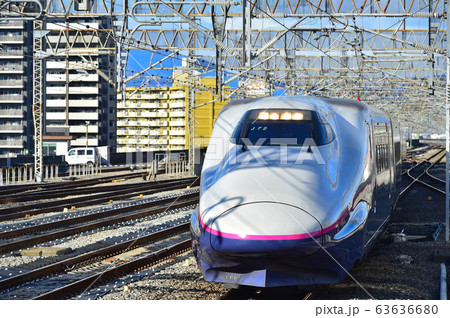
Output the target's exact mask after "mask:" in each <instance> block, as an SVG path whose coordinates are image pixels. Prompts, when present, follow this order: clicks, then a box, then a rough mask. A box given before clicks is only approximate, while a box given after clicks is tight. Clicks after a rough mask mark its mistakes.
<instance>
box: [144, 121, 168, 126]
mask: <svg viewBox="0 0 450 318" xmlns="http://www.w3.org/2000/svg"><path fill="white" fill-rule="evenodd" d="M143 126H147V127H155V126H167V120H152V121H148V122H146V124H145V125H143Z"/></svg>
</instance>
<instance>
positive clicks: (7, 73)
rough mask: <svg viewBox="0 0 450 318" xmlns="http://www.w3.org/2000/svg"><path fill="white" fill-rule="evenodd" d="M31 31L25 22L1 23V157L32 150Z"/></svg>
mask: <svg viewBox="0 0 450 318" xmlns="http://www.w3.org/2000/svg"><path fill="white" fill-rule="evenodd" d="M30 31H31V30H30V24H29V23H27V22H23V21H4V22H1V23H0V157H7V156H16V155H21V154H27V153H28V150H29V149H32V148H33V139H32V131H33V122H32V113H31V102H30V100H31V81H30V77H29V76H30V73H29V72H30V69H31V62H32V59H31V56H30V52H29V50H28V48H29V44H30V41H31V39H30V34H31V33H30Z"/></svg>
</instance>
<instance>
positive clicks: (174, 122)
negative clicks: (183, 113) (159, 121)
mask: <svg viewBox="0 0 450 318" xmlns="http://www.w3.org/2000/svg"><path fill="white" fill-rule="evenodd" d="M185 125H186V123H185V121H184V120H171V121H170V122H169V126H174V127H177V126H185Z"/></svg>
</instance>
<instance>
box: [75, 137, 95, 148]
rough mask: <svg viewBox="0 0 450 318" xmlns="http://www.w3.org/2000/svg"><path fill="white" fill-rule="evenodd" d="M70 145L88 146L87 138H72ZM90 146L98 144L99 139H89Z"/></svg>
mask: <svg viewBox="0 0 450 318" xmlns="http://www.w3.org/2000/svg"><path fill="white" fill-rule="evenodd" d="M70 146H71V147H74V146H79V147H83V146H86V138H78V139H75V140H71V141H70ZM88 146H93V147H95V146H98V140H97V139H96V138H89V139H88Z"/></svg>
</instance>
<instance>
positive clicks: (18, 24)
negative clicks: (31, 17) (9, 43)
mask: <svg viewBox="0 0 450 318" xmlns="http://www.w3.org/2000/svg"><path fill="white" fill-rule="evenodd" d="M23 25H24V22H23V21H12V20H10V21H6V23H5V22H2V23H0V29H23Z"/></svg>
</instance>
